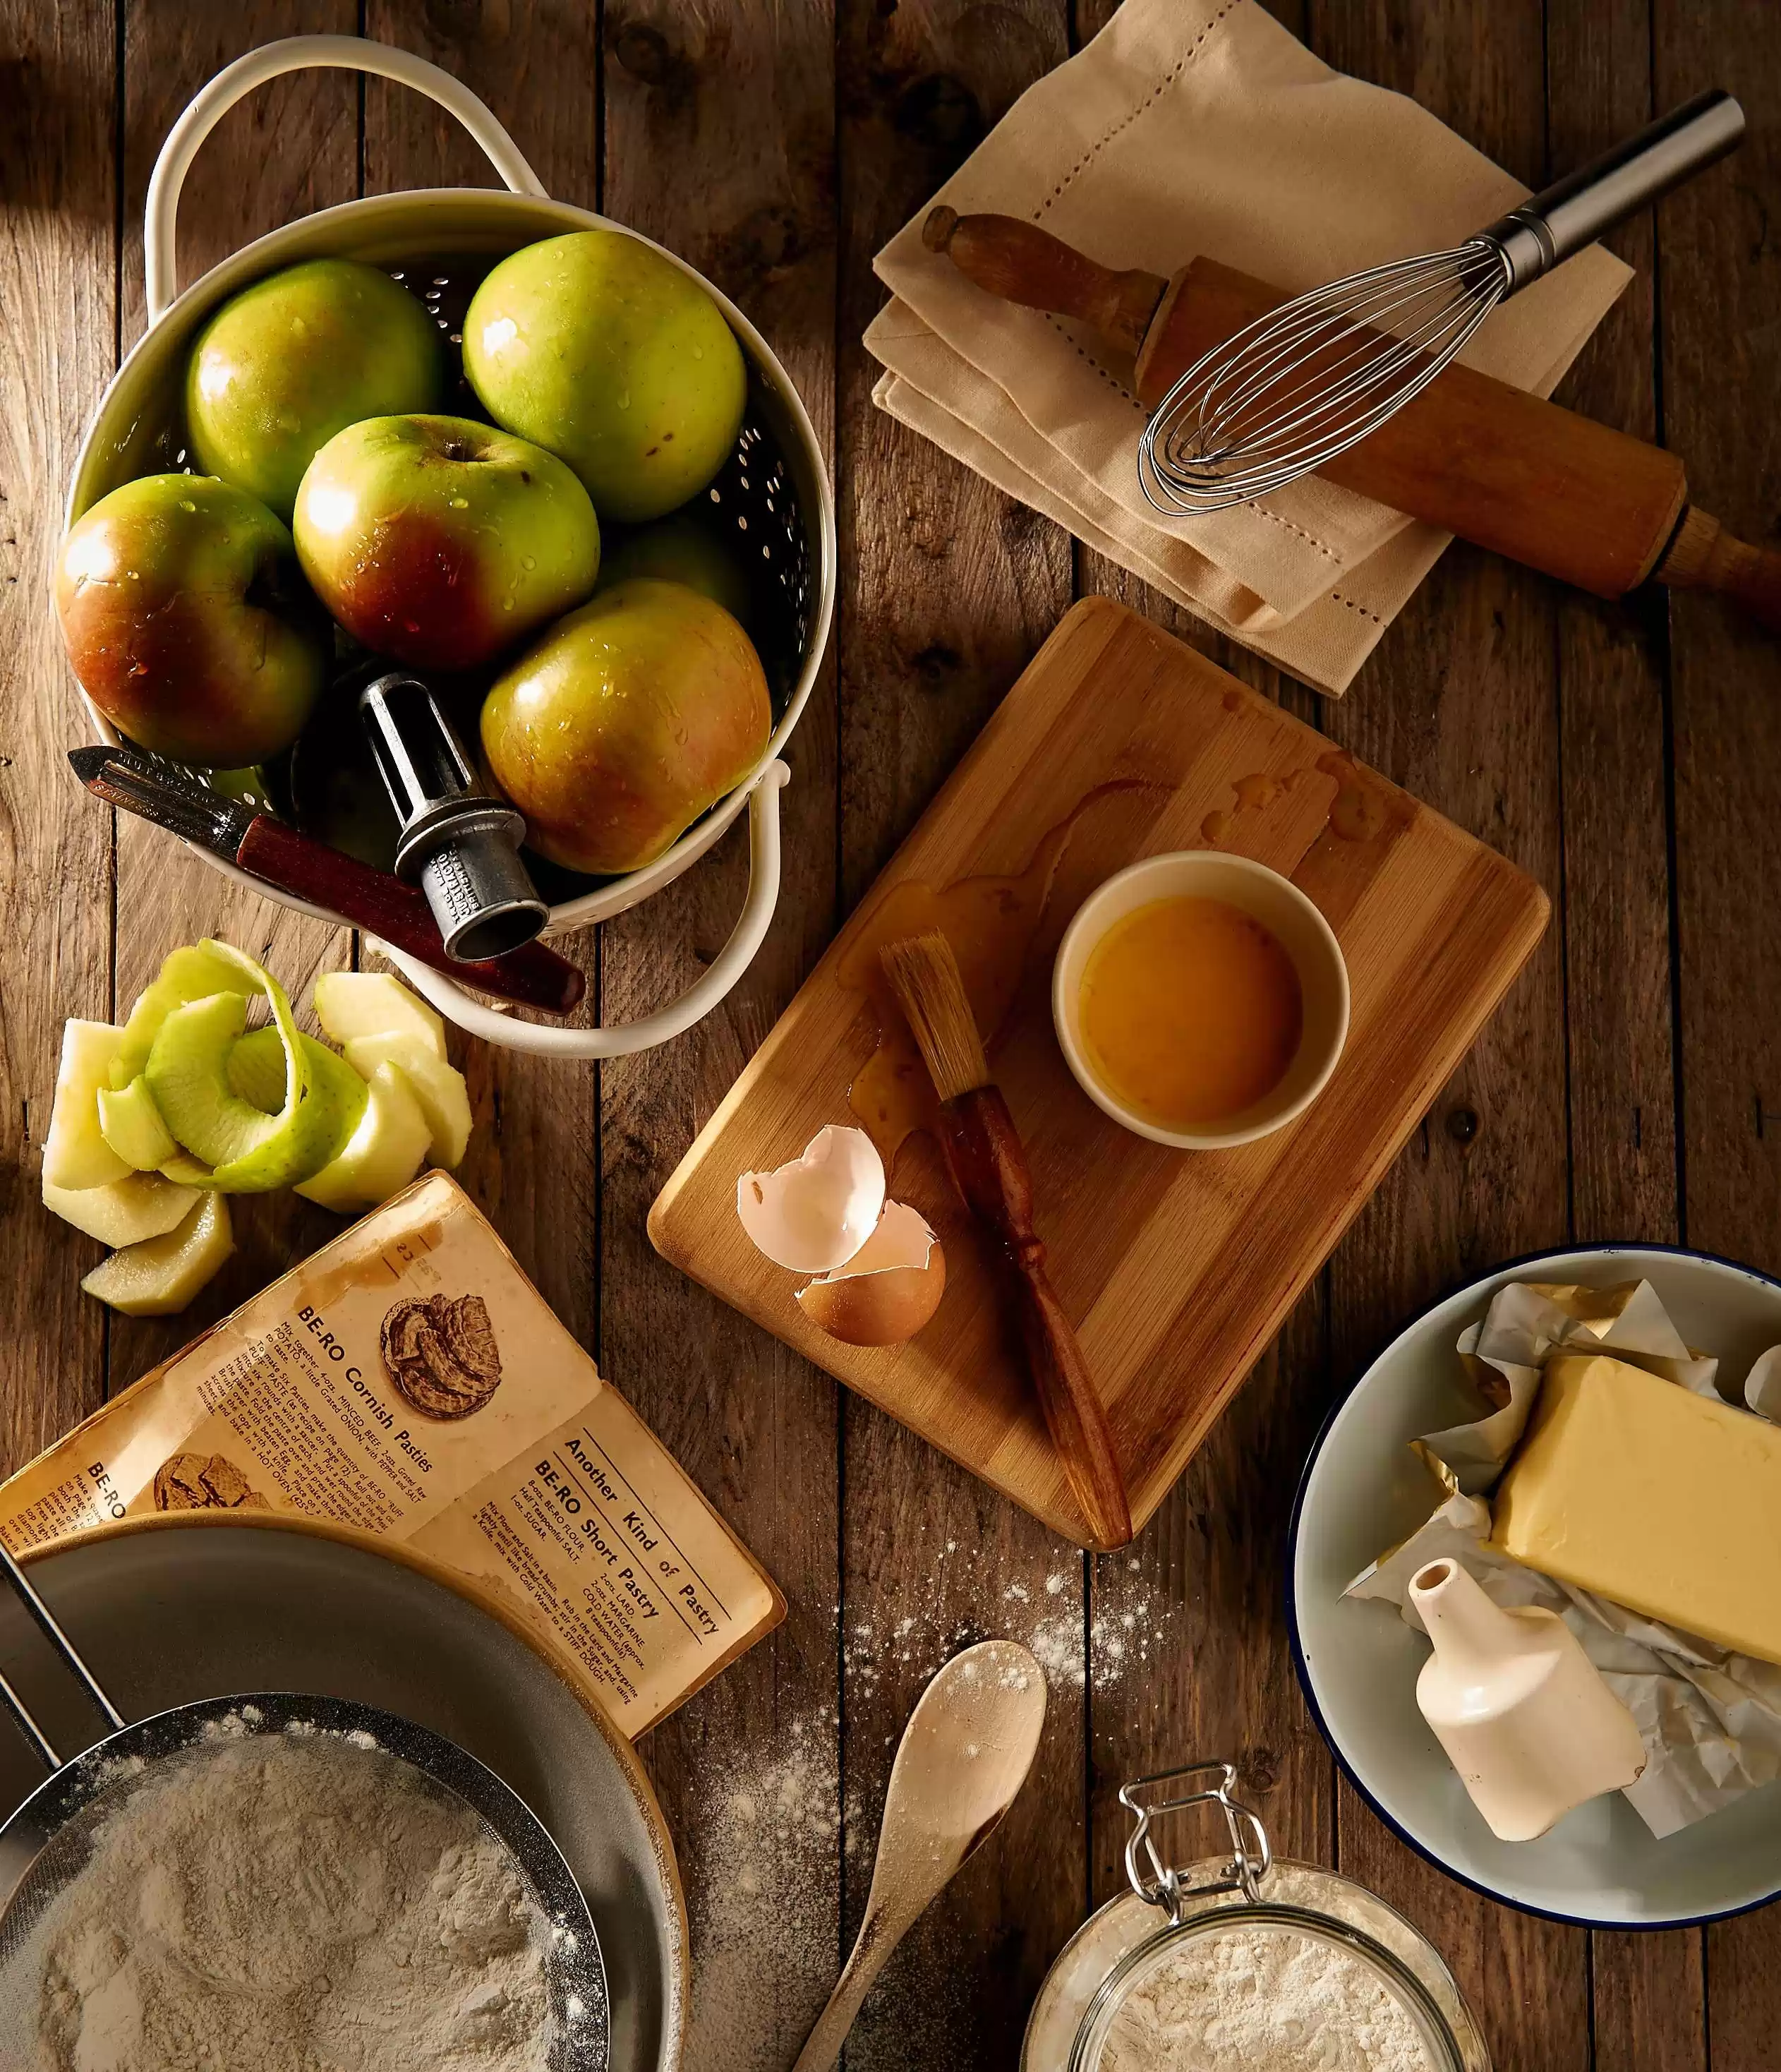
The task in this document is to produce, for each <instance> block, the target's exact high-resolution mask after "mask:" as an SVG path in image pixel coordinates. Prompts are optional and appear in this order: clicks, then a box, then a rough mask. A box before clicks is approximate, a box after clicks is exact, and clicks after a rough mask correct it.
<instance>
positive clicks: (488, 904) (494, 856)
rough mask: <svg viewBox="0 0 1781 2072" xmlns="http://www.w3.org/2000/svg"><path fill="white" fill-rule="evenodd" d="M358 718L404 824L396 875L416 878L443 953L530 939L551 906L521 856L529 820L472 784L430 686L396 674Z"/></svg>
mask: <svg viewBox="0 0 1781 2072" xmlns="http://www.w3.org/2000/svg"><path fill="white" fill-rule="evenodd" d="M359 720H360V722H361V723H362V724H363V727H364V730H365V733H366V735H367V738H368V739H369V741H370V742H371V754H372V757H373V758H374V759H375V762H376V764H377V768H378V772H379V774H380V775H381V777H382V778H383V779H384V788H385V789H386V790H387V791H388V793H389V795H390V804H392V806H393V807H394V808H396V820H397V823H398V824H399V826H400V830H401V833H400V839H399V840H398V841H397V844H396V875H397V876H398V877H400V878H408V879H411V880H417V881H418V882H419V884H420V886H421V890H422V891H423V892H425V894H426V896H427V904H428V905H429V906H430V907H431V908H432V909H433V919H435V920H436V921H437V923H439V933H440V935H441V937H443V939H444V940H445V948H446V951H447V952H448V953H449V955H451V956H453V957H458V958H461V959H462V960H465V961H466V962H474V961H475V960H480V959H482V958H484V957H499V956H505V955H506V954H507V952H508V951H510V950H516V949H518V948H519V946H520V945H521V944H522V943H529V942H531V940H532V939H533V937H534V936H536V935H537V933H538V931H540V929H541V928H542V927H544V923H545V921H546V919H548V915H549V911H550V910H549V909H548V907H547V906H545V904H544V901H543V900H542V899H540V898H539V896H538V889H537V887H536V886H535V885H534V884H533V883H532V882H531V878H530V876H529V875H528V874H527V870H526V866H525V865H524V864H523V863H522V862H521V861H520V860H519V845H520V843H521V842H523V841H524V840H525V838H526V824H525V821H524V820H523V819H522V818H521V817H520V816H519V814H518V813H516V812H515V811H514V810H513V808H511V806H507V805H503V804H502V802H501V801H500V800H499V799H491V798H490V796H488V795H487V793H486V792H485V791H482V790H480V789H479V788H478V785H477V782H476V776H475V773H474V771H472V769H471V768H470V759H469V758H468V757H467V756H466V754H465V753H464V750H463V747H462V744H461V743H460V742H459V741H458V736H457V735H456V734H454V733H453V730H452V727H451V723H450V722H449V720H447V719H446V717H445V714H444V713H442V712H441V710H440V709H439V702H438V701H437V699H436V698H435V697H434V696H433V693H432V691H431V689H429V687H428V685H426V684H425V683H424V682H423V681H422V680H421V678H420V677H419V676H412V675H410V674H409V673H408V672H407V671H406V670H394V671H392V672H390V673H389V674H388V675H386V676H379V677H377V678H375V680H373V681H372V682H371V683H369V684H367V685H366V686H365V688H364V689H363V690H362V691H361V692H360V693H359Z"/></svg>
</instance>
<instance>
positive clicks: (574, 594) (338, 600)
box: [296, 417, 600, 669]
mask: <svg viewBox="0 0 1781 2072" xmlns="http://www.w3.org/2000/svg"><path fill="white" fill-rule="evenodd" d="M296 531H297V552H298V558H299V559H300V561H302V565H303V573H304V574H306V576H307V577H308V578H309V579H310V582H311V583H312V584H313V585H314V589H315V592H316V594H317V595H318V597H319V598H321V600H322V602H323V603H324V604H325V605H326V606H327V608H328V610H329V611H330V612H331V613H332V614H333V615H334V618H335V619H337V620H338V621H339V623H340V624H341V625H342V626H343V627H345V628H346V629H347V631H348V632H349V633H350V634H351V635H353V637H354V638H355V639H358V640H362V641H363V643H364V644H365V645H366V646H367V648H373V649H375V651H376V652H377V653H379V654H380V655H389V656H393V657H394V658H395V659H396V660H397V661H399V662H407V663H409V664H412V666H414V667H415V668H423V669H426V668H432V669H474V668H475V667H476V666H477V665H478V664H479V663H482V662H486V661H488V660H490V659H491V658H492V657H493V656H496V655H498V654H499V653H500V652H502V651H503V649H505V648H511V647H512V646H513V645H514V644H515V642H517V641H519V640H521V639H524V638H525V636H526V635H527V634H528V633H531V632H532V631H535V630H536V628H537V627H540V626H542V625H543V624H544V623H545V622H546V621H547V620H548V619H555V618H556V616H557V615H558V614H559V613H561V612H564V611H568V609H569V607H570V606H572V605H576V604H579V603H580V602H581V600H582V598H585V597H586V596H587V595H588V594H589V591H590V590H592V589H593V585H594V578H596V576H597V574H598V573H599V569H600V524H599V520H597V518H596V517H595V516H594V515H593V504H590V503H589V500H588V493H587V491H585V489H584V488H583V487H581V483H579V482H578V481H577V479H576V478H575V476H574V475H573V474H572V473H571V471H569V470H568V468H567V467H564V465H563V463H562V462H561V461H560V460H558V459H557V458H556V456H555V455H554V454H548V453H546V452H545V451H544V449H543V448H542V447H540V446H530V445H528V444H527V442H526V441H525V440H523V439H516V438H514V437H513V436H512V435H511V433H507V432H503V431H497V430H495V429H494V427H493V426H489V425H479V424H477V423H476V422H474V420H472V419H470V418H469V417H371V418H367V420H366V421H365V422H364V423H363V424H359V425H353V426H349V427H348V428H347V430H345V431H343V432H341V433H339V434H337V435H336V436H335V437H334V438H331V439H330V440H329V442H328V443H327V444H326V446H323V447H322V450H321V451H320V452H319V453H318V454H317V455H316V456H315V458H314V460H313V461H311V462H310V467H309V472H308V473H307V474H306V475H305V476H304V477H303V486H302V488H301V489H300V490H299V491H298V494H297V518H296Z"/></svg>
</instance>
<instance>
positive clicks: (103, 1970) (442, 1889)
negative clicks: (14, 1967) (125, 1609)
mask: <svg viewBox="0 0 1781 2072" xmlns="http://www.w3.org/2000/svg"><path fill="white" fill-rule="evenodd" d="M549 1935H550V1929H549V1924H548V1922H547V1921H546V1920H545V1918H544V1914H543V1913H542V1911H541V1910H540V1909H539V1908H538V1906H537V1905H536V1903H535V1902H534V1901H532V1899H531V1896H530V1894H529V1893H528V1892H527V1889H526V1887H525V1885H524V1884H523V1881H522V1880H521V1877H520V1875H519V1869H518V1867H517V1865H516V1864H515V1862H514V1860H513V1858H512V1856H511V1854H510V1853H509V1852H508V1851H507V1848H506V1847H505V1845H504V1844H502V1843H501V1842H500V1841H499V1840H498V1839H497V1838H496V1837H495V1836H494V1835H493V1834H492V1833H491V1832H490V1831H489V1830H488V1829H487V1828H486V1827H484V1826H483V1824H482V1822H481V1821H480V1819H478V1816H477V1815H475V1814H474V1812H473V1811H471V1810H470V1808H469V1807H466V1806H462V1805H461V1804H458V1803H456V1802H455V1801H452V1800H449V1799H445V1798H442V1797H441V1796H440V1795H438V1794H436V1793H435V1792H433V1790H431V1789H430V1788H429V1787H428V1786H425V1784H424V1783H423V1782H422V1781H421V1779H420V1778H419V1777H418V1775H417V1773H416V1772H414V1771H412V1770H410V1769H409V1768H408V1766H407V1765H406V1764H404V1763H401V1762H397V1761H396V1759H395V1758H394V1757H391V1756H389V1755H388V1754H385V1753H382V1752H380V1751H378V1750H376V1749H372V1748H367V1747H364V1746H362V1745H359V1744H358V1742H357V1741H356V1740H355V1741H351V1742H349V1741H345V1740H343V1739H342V1738H341V1737H336V1736H331V1735H320V1734H313V1733H312V1734H310V1735H308V1736H306V1737H293V1735H291V1734H289V1733H285V1734H278V1735H265V1736H255V1737H243V1736H240V1735H239V1734H238V1735H237V1736H236V1737H219V1738H218V1739H217V1740H216V1741H213V1743H212V1744H211V1745H210V1746H208V1747H206V1748H203V1749H201V1750H200V1751H199V1752H198V1753H195V1754H194V1755H191V1756H190V1757H183V1758H179V1759H177V1760H174V1761H172V1762H168V1763H166V1765H164V1766H158V1767H155V1768H153V1769H151V1770H149V1771H148V1772H147V1773H146V1775H145V1777H144V1778H143V1779H142V1780H141V1781H137V1782H134V1784H133V1789H132V1790H130V1792H129V1796H128V1798H127V1799H123V1800H122V1801H121V1803H119V1804H118V1806H117V1807H116V1809H115V1810H113V1811H109V1812H107V1813H106V1814H105V1816H104V1818H103V1819H102V1820H101V1823H100V1824H99V1825H98V1826H97V1827H96V1830H95V1834H94V1846H93V1850H92V1856H91V1858H90V1859H89V1860H88V1862H87V1864H85V1865H84V1868H82V1869H81V1871H80V1873H78V1874H77V1875H76V1877H74V1878H73V1879H72V1881H71V1882H70V1883H69V1884H68V1886H67V1887H66V1888H65V1889H64V1890H63V1891H62V1892H61V1893H60V1894H59V1895H58V1896H57V1897H56V1898H55V1901H53V1903H52V1904H51V1905H50V1906H49V1907H48V1908H47V1910H46V1911H45V1913H44V1915H43V1918H42V1919H41V1921H39V1922H38V1923H37V1924H36V1926H35V1927H34V1929H33V1930H32V1931H31V1937H30V1939H29V1941H28V1942H27V1946H26V1948H25V1950H24V1951H23V1953H22V1954H21V1955H20V1957H19V1958H18V1959H15V1960H14V1961H15V1962H17V1963H22V1964H29V1965H31V1966H32V1967H35V1970H34V1977H33V1983H35V1988H36V1990H35V1992H32V1993H30V1994H29V1995H28V1996H27V2005H31V2006H34V2007H35V2012H36V2028H37V2033H36V2035H35V2038H33V2039H32V2045H31V2048H32V2050H33V2053H34V2054H32V2055H31V2056H30V2057H28V2058H27V2059H26V2060H25V2062H26V2063H27V2064H28V2065H29V2066H31V2072H242V2068H251V2072H545V2068H546V2067H547V2066H548V2059H549V2050H550V2045H551V2041H552V2035H553V2029H554V2025H553V2021H552V2015H551V2011H550V2003H549V1995H548V1984H547V1971H546V1963H547V1956H548V1947H549ZM5 2055H6V2062H9V2063H17V2062H18V2060H17V2059H16V2058H14V2057H13V2056H12V2054H11V2053H10V2051H8V2052H6V2053H5Z"/></svg>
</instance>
